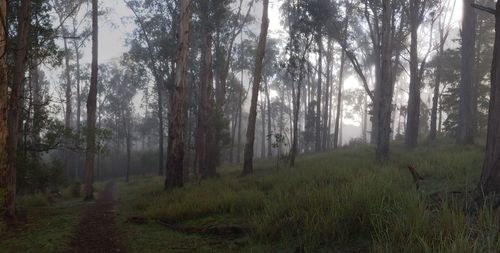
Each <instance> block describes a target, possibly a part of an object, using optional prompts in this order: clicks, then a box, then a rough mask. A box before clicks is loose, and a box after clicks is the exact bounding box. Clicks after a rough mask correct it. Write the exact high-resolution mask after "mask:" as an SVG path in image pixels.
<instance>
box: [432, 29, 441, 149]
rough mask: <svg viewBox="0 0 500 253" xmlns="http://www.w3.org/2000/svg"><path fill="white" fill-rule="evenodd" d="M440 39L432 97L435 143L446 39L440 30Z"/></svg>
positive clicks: (433, 138)
mask: <svg viewBox="0 0 500 253" xmlns="http://www.w3.org/2000/svg"><path fill="white" fill-rule="evenodd" d="M439 33H440V34H439V37H440V44H439V51H438V55H437V59H438V62H437V65H436V72H435V83H434V94H433V97H432V109H431V126H430V127H431V129H430V132H429V140H431V141H433V140H436V137H437V119H438V105H439V96H440V95H441V94H440V92H439V91H440V87H441V72H442V68H441V58H442V56H443V53H444V41H443V40H444V39H443V30H442V29H440V31H439Z"/></svg>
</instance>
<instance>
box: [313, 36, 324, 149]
mask: <svg viewBox="0 0 500 253" xmlns="http://www.w3.org/2000/svg"><path fill="white" fill-rule="evenodd" d="M317 43H318V48H319V49H318V52H319V53H318V90H317V91H316V147H315V151H316V152H319V151H321V95H322V93H321V86H322V83H323V78H322V76H323V36H321V35H318V38H317Z"/></svg>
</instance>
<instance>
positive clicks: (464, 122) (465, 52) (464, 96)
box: [457, 0, 477, 144]
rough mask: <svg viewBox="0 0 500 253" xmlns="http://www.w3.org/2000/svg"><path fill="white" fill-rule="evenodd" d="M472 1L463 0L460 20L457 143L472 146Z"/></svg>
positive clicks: (473, 22)
mask: <svg viewBox="0 0 500 253" xmlns="http://www.w3.org/2000/svg"><path fill="white" fill-rule="evenodd" d="M473 2H474V1H473V0H464V3H463V19H462V59H461V68H460V73H461V81H460V88H459V95H460V100H459V110H458V111H459V113H458V129H457V142H458V143H459V144H472V143H473V142H474V129H473V125H472V121H473V115H472V114H473V112H474V108H473V99H472V94H473V90H472V87H473V82H474V66H473V63H474V62H475V61H474V60H475V50H474V49H475V41H476V19H477V17H476V11H475V9H474V8H473V7H472V6H471V3H473Z"/></svg>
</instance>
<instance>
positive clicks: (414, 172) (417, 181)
mask: <svg viewBox="0 0 500 253" xmlns="http://www.w3.org/2000/svg"><path fill="white" fill-rule="evenodd" d="M408 170H409V171H410V173H411V176H412V177H413V182H415V186H416V187H417V190H418V189H419V188H420V181H422V180H424V178H423V177H422V176H420V174H418V172H417V170H416V169H415V167H413V166H411V165H409V166H408Z"/></svg>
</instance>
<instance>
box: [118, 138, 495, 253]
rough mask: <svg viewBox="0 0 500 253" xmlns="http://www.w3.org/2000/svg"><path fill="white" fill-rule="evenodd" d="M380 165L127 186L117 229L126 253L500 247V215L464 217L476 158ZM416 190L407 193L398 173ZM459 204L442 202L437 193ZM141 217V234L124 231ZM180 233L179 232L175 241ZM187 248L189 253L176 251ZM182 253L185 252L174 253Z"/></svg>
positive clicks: (419, 154) (443, 147)
mask: <svg viewBox="0 0 500 253" xmlns="http://www.w3.org/2000/svg"><path fill="white" fill-rule="evenodd" d="M392 151H393V153H392V156H391V157H392V158H391V161H390V162H388V163H387V164H385V165H379V164H377V163H376V162H375V161H374V158H373V157H374V152H373V149H372V148H370V147H357V148H349V149H343V150H339V151H336V152H334V153H325V154H315V155H307V156H302V157H300V158H299V159H298V162H297V167H296V168H294V169H280V170H276V169H275V168H274V164H275V162H274V161H272V160H268V161H260V162H257V164H256V168H257V170H256V172H255V173H254V175H252V176H249V177H245V178H240V177H238V176H237V175H238V173H239V167H237V166H229V167H225V168H223V169H222V170H221V175H222V176H221V178H219V179H214V180H208V181H203V182H201V183H200V184H188V185H187V186H186V187H185V188H183V189H178V190H173V191H170V192H166V191H164V190H163V189H162V185H163V184H162V182H163V180H162V179H161V178H158V177H134V178H133V179H132V181H131V182H130V183H129V184H125V183H120V184H119V185H118V189H119V194H120V200H121V201H120V202H121V204H120V208H119V212H120V214H121V216H122V218H121V219H120V221H119V222H118V225H119V228H120V229H121V231H122V232H123V235H124V239H123V242H124V243H125V244H126V245H125V247H126V249H127V250H128V251H129V252H141V251H142V252H144V251H147V252H185V251H186V250H188V251H189V252H295V251H297V252H367V251H370V252H493V251H494V250H496V249H498V248H499V247H500V238H499V236H498V228H497V226H496V225H497V224H499V223H500V213H499V211H498V210H495V209H492V208H490V207H489V206H484V207H483V208H482V209H481V211H480V212H479V214H478V215H477V216H474V217H469V216H467V215H466V214H465V212H464V211H463V210H464V203H467V199H468V197H469V196H468V195H467V194H466V193H467V192H468V191H470V190H472V189H474V187H475V186H476V184H477V182H478V180H479V176H480V170H481V164H482V158H483V153H482V148H481V147H478V146H467V147H456V146H454V145H451V144H439V145H425V146H422V147H419V148H417V149H415V150H412V151H408V150H405V149H404V148H403V147H400V146H395V147H393V149H392ZM408 165H413V166H415V167H416V168H417V170H418V171H419V173H421V174H422V175H423V176H424V177H425V180H424V181H423V183H422V184H421V187H420V189H419V190H417V189H415V185H414V183H413V181H412V177H411V175H410V173H409V172H408V170H407V168H406V167H407V166H408ZM452 191H459V192H462V193H463V194H456V195H450V194H446V192H452ZM132 216H137V217H144V218H146V219H147V221H146V223H145V224H132V223H128V222H126V217H132ZM160 223H167V224H171V225H175V226H176V227H177V228H199V229H203V228H207V227H226V226H231V227H240V228H242V229H243V230H244V231H245V233H244V234H243V235H239V236H229V237H228V236H227V235H225V236H220V235H219V236H215V235H210V234H206V233H186V232H185V230H180V229H177V230H172V229H170V228H168V227H165V226H163V225H161V224H160ZM179 231H181V232H179ZM185 245H189V246H188V249H186V248H183V247H186V246H185ZM183 250H184V251H183Z"/></svg>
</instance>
